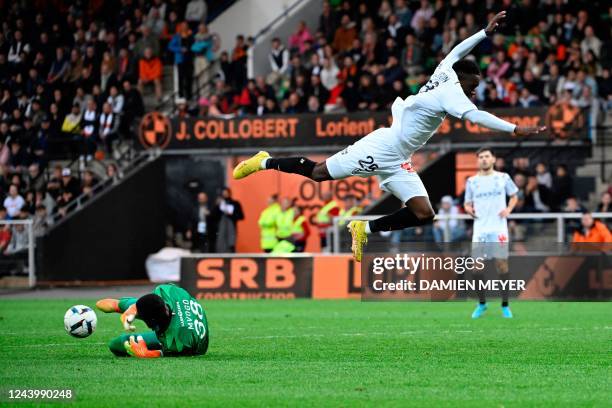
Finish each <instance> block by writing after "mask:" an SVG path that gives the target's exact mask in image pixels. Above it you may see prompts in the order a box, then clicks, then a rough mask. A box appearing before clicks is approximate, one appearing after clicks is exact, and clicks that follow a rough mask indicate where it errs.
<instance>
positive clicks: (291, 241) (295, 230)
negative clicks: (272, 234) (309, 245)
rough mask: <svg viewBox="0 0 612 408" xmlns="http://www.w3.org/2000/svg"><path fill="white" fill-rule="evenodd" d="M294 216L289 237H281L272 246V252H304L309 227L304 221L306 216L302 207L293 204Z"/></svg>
mask: <svg viewBox="0 0 612 408" xmlns="http://www.w3.org/2000/svg"><path fill="white" fill-rule="evenodd" d="M293 212H294V214H295V218H294V219H293V223H292V225H291V237H289V238H287V239H282V240H280V241H279V242H278V244H276V245H275V246H274V249H273V250H272V253H273V254H287V253H291V252H304V247H305V246H306V240H307V239H308V236H309V235H310V228H309V227H308V223H307V222H306V217H304V216H303V215H302V209H301V208H299V207H297V206H294V207H293Z"/></svg>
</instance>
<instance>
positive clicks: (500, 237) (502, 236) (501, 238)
mask: <svg viewBox="0 0 612 408" xmlns="http://www.w3.org/2000/svg"><path fill="white" fill-rule="evenodd" d="M497 239H498V241H499V242H501V243H502V244H503V243H505V242H507V241H508V237H507V236H506V234H499V235H498V236H497Z"/></svg>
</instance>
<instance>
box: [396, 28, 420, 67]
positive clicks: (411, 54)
mask: <svg viewBox="0 0 612 408" xmlns="http://www.w3.org/2000/svg"><path fill="white" fill-rule="evenodd" d="M401 61H402V67H403V68H404V70H405V71H406V73H407V74H408V75H410V76H414V75H417V74H419V73H421V71H422V70H423V66H422V64H423V49H422V48H421V46H420V45H419V44H417V41H416V38H415V36H414V35H412V34H408V35H407V36H406V46H405V47H404V49H403V50H402V56H401Z"/></svg>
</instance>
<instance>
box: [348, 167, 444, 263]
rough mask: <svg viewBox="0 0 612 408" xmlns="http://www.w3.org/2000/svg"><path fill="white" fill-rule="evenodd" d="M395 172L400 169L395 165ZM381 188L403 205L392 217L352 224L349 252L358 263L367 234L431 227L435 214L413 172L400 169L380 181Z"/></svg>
mask: <svg viewBox="0 0 612 408" xmlns="http://www.w3.org/2000/svg"><path fill="white" fill-rule="evenodd" d="M398 169H400V168H399V166H398ZM383 183H384V184H383V185H381V187H382V188H383V189H384V190H386V191H389V192H390V193H392V194H393V195H394V196H396V197H397V198H399V199H400V200H401V201H402V202H404V203H405V205H406V206H405V207H403V208H400V209H399V210H397V211H395V212H394V213H392V214H389V215H385V216H383V217H380V218H378V219H376V220H373V221H368V222H366V221H351V222H350V223H349V225H348V228H349V231H350V232H351V237H352V245H351V249H352V251H353V255H354V256H355V259H356V260H357V261H361V257H362V253H363V246H364V245H365V244H366V243H367V242H368V239H367V234H370V233H372V232H379V231H395V230H402V229H404V228H409V227H416V226H421V225H427V224H431V223H432V222H433V219H434V217H435V212H434V210H433V208H432V206H431V203H430V202H429V197H428V195H427V190H426V189H425V186H424V185H423V182H422V181H421V178H420V177H419V176H418V175H417V174H416V173H415V172H407V171H405V170H401V169H400V170H399V172H398V173H397V174H395V175H394V176H392V178H390V179H387V180H385V181H383Z"/></svg>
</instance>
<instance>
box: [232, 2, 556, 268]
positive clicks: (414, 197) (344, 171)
mask: <svg viewBox="0 0 612 408" xmlns="http://www.w3.org/2000/svg"><path fill="white" fill-rule="evenodd" d="M505 16H506V12H505V11H502V12H501V13H498V14H496V15H495V17H493V18H492V19H491V21H489V24H488V25H487V27H486V28H485V29H484V30H480V31H478V32H477V33H476V34H474V35H472V36H471V37H469V38H467V39H465V40H464V41H462V42H461V43H460V44H459V45H457V46H456V47H455V48H453V49H452V50H451V52H450V53H449V54H448V55H447V56H446V58H444V60H442V62H440V64H439V65H438V67H437V68H436V70H435V71H434V73H433V75H432V76H431V78H430V79H429V81H428V82H427V84H425V85H424V86H423V87H422V88H421V89H420V90H419V93H418V94H416V95H411V96H409V97H408V98H406V99H401V98H399V97H398V98H396V99H395V101H394V102H393V105H392V106H391V113H392V115H393V124H392V125H391V127H389V128H381V129H377V130H375V131H374V132H372V133H370V134H368V135H367V136H365V137H364V138H362V139H361V140H359V141H358V142H356V143H355V144H353V145H351V146H349V147H347V148H346V149H344V150H342V151H340V152H338V153H336V154H335V155H333V156H332V157H330V158H328V159H327V160H326V161H324V162H320V163H315V162H313V161H311V160H309V159H308V158H306V157H287V158H272V157H270V155H269V154H268V153H267V152H263V151H262V152H259V153H257V154H256V155H254V156H253V157H251V158H250V159H247V160H244V161H243V162H241V163H239V164H238V166H236V168H235V169H234V174H233V177H234V179H236V180H238V179H242V178H244V177H247V176H249V175H250V174H252V173H255V172H257V171H260V170H278V171H282V172H285V173H295V174H300V175H302V176H305V177H308V178H310V179H312V180H314V181H326V180H339V179H343V178H346V177H349V176H355V175H357V176H360V177H369V176H372V175H377V176H379V177H380V180H381V183H380V187H381V189H382V190H384V191H388V192H390V193H392V194H393V195H395V196H396V197H397V198H399V199H400V201H401V202H402V203H405V204H406V206H405V207H403V208H401V209H400V210H398V211H396V212H394V213H393V214H389V215H386V216H384V217H381V218H378V219H376V220H373V221H369V222H366V221H351V222H350V223H349V225H348V228H349V230H350V232H351V235H352V239H353V242H352V247H351V248H352V251H353V256H354V257H355V259H356V260H357V261H361V257H362V252H363V246H364V245H365V244H366V243H367V241H368V238H367V234H369V233H372V232H379V231H393V230H401V229H404V228H408V227H416V226H420V225H426V224H431V223H432V222H433V219H434V216H435V213H434V210H433V208H432V207H431V203H430V202H429V196H428V195H427V190H426V189H425V186H424V185H423V182H422V181H421V179H420V177H419V176H418V174H417V173H416V172H415V171H414V169H413V168H412V165H411V163H410V157H411V155H412V153H414V152H415V151H416V150H418V149H420V148H421V147H422V146H423V145H424V144H425V143H426V142H427V141H428V140H429V138H430V137H431V136H432V135H433V134H434V133H435V132H436V130H437V129H438V127H439V126H440V124H441V123H442V121H443V120H444V118H445V117H446V115H447V114H450V115H452V116H454V117H456V118H458V119H463V120H469V121H470V122H472V123H476V124H478V125H481V126H484V127H487V128H489V129H492V130H496V131H500V132H507V133H514V134H515V135H517V136H527V135H530V134H532V133H539V132H542V131H544V130H545V129H546V128H545V127H526V126H518V125H515V124H512V123H509V122H506V121H505V120H502V119H499V118H497V117H495V116H493V115H491V114H490V113H488V112H485V111H481V110H478V108H477V107H476V105H474V104H473V103H472V101H471V100H470V98H471V97H473V96H474V95H475V90H476V87H477V86H478V83H479V82H480V79H481V75H480V69H479V68H478V65H477V64H476V63H475V62H474V61H472V60H468V59H462V58H464V57H465V56H467V55H468V54H469V53H470V51H471V50H472V49H473V48H474V47H475V46H476V45H478V43H480V41H482V40H484V39H485V38H487V36H490V35H492V34H493V32H494V31H495V28H497V26H498V25H499V22H500V21H501V20H502V19H503V18H504V17H505ZM324 208H325V207H324Z"/></svg>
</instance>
